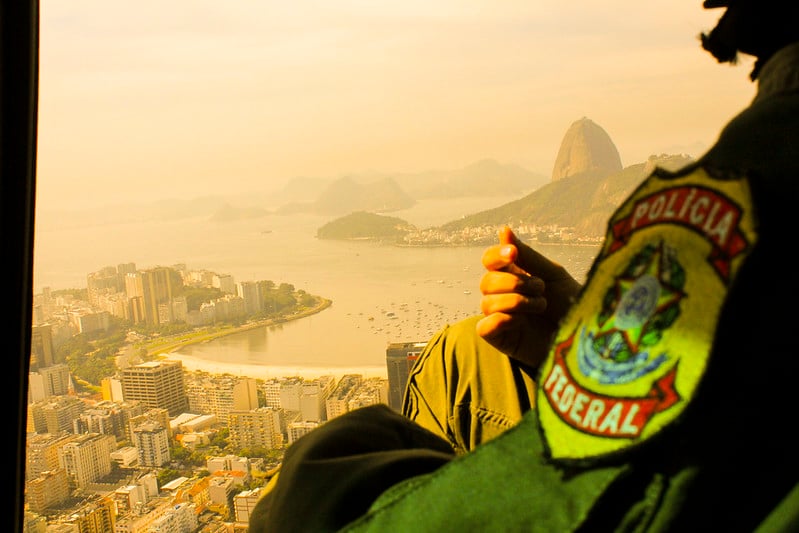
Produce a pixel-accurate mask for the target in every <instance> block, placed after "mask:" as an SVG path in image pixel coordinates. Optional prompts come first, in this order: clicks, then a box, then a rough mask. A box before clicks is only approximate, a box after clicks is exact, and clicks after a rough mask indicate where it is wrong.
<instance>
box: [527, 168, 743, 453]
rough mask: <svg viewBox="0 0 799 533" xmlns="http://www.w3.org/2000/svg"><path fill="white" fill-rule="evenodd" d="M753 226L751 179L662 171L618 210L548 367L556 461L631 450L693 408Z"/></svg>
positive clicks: (550, 440)
mask: <svg viewBox="0 0 799 533" xmlns="http://www.w3.org/2000/svg"><path fill="white" fill-rule="evenodd" d="M754 228H755V223H754V213H753V209H752V201H751V196H750V192H749V186H748V182H747V181H746V179H744V178H741V179H734V180H719V179H715V178H713V177H712V176H710V175H709V174H708V172H707V171H706V170H704V169H702V168H694V169H693V170H691V171H688V173H687V174H685V175H679V176H671V175H669V176H662V175H659V174H657V173H656V174H654V175H652V176H650V177H649V178H648V179H647V180H646V181H645V182H644V184H642V186H641V187H639V188H638V189H637V190H636V191H635V192H634V193H633V195H631V196H630V198H628V200H627V201H626V202H625V203H624V204H623V205H622V206H621V207H620V208H619V209H618V210H617V211H616V213H615V214H614V215H613V217H612V218H611V220H610V223H609V225H608V234H607V236H606V239H605V243H604V245H603V247H602V250H601V251H600V253H599V255H598V257H597V259H596V261H595V264H594V269H593V271H592V275H591V278H590V279H589V280H588V282H587V284H586V286H585V289H584V291H583V294H582V296H581V298H580V300H579V301H578V302H577V303H576V304H575V306H574V307H573V308H572V310H571V311H570V313H569V315H568V316H567V317H566V319H565V320H564V322H563V324H562V325H561V328H560V330H559V331H558V334H557V336H556V339H555V342H554V344H553V347H552V349H551V351H550V354H549V356H548V358H547V360H546V361H545V362H544V364H543V365H542V367H541V374H540V380H539V387H538V393H537V394H538V401H537V411H538V416H539V420H540V424H541V428H542V431H543V434H544V439H545V441H546V443H547V446H548V448H549V450H550V453H551V455H552V457H553V459H562V460H585V459H590V458H596V457H599V456H603V455H607V454H611V453H619V452H622V451H624V450H625V449H627V448H629V447H631V446H636V445H638V444H640V443H642V442H644V441H645V440H647V439H649V438H651V437H652V436H653V435H655V434H657V433H658V432H659V431H660V430H662V429H663V428H664V427H666V426H667V425H668V424H669V423H670V422H672V421H673V420H675V419H676V417H677V416H678V415H679V414H680V413H681V412H682V411H683V410H684V409H685V407H686V405H687V404H688V403H689V402H690V400H691V398H692V397H693V394H694V392H695V390H696V388H697V386H698V384H699V382H700V380H701V378H702V376H703V374H704V372H705V370H706V368H707V365H708V360H709V357H710V349H711V346H712V341H713V334H714V332H715V328H716V325H717V322H718V317H719V313H720V311H721V307H722V304H723V303H724V300H725V298H726V296H727V291H728V288H729V285H730V283H731V282H732V280H733V279H734V277H735V275H736V273H737V272H738V270H739V269H740V267H741V265H742V264H743V261H744V260H745V258H746V256H747V254H748V253H749V251H750V250H751V248H752V245H753V244H754V242H755V240H756V238H757V236H756V233H755V229H754Z"/></svg>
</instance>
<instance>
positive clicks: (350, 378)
mask: <svg viewBox="0 0 799 533" xmlns="http://www.w3.org/2000/svg"><path fill="white" fill-rule="evenodd" d="M362 382H363V376H362V375H360V374H347V375H345V376H342V377H341V379H340V380H339V382H338V384H336V388H335V389H333V392H331V393H330V396H329V397H328V398H327V400H326V401H325V409H326V410H327V419H328V420H332V419H333V418H336V417H337V416H341V415H343V414H344V413H346V412H347V411H349V401H350V398H352V397H353V395H354V394H355V392H356V390H357V389H358V387H360V385H361V383H362Z"/></svg>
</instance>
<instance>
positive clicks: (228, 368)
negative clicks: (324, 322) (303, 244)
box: [148, 298, 388, 379]
mask: <svg viewBox="0 0 799 533" xmlns="http://www.w3.org/2000/svg"><path fill="white" fill-rule="evenodd" d="M332 304H333V302H332V301H331V300H328V299H326V298H323V299H321V301H320V303H319V305H317V306H315V307H313V308H311V309H307V310H305V311H301V312H299V313H296V314H293V315H290V316H285V317H279V318H271V319H266V320H260V321H257V322H247V323H246V324H242V325H241V326H237V327H230V328H226V329H223V330H221V331H214V332H209V333H207V334H201V335H193V336H189V337H188V338H180V339H178V340H175V341H174V342H167V343H165V344H164V345H161V346H158V347H156V348H153V349H151V350H149V351H148V353H149V354H150V355H151V356H158V357H160V358H163V359H168V360H173V361H180V362H181V364H182V365H183V368H185V369H186V370H188V371H192V372H196V371H202V372H208V373H209V374H231V375H234V376H247V377H252V378H256V379H270V378H276V377H291V376H299V377H302V378H306V379H313V378H318V377H320V376H336V377H337V378H340V377H341V376H344V375H347V374H359V375H362V376H364V377H367V378H369V377H383V378H385V377H387V375H388V374H387V370H386V367H385V366H359V367H346V366H344V367H310V366H267V365H249V364H240V363H224V362H219V361H208V360H206V359H200V358H197V357H191V356H187V355H181V354H178V353H175V352H176V351H178V350H180V349H181V348H183V347H185V346H188V345H190V344H197V343H200V342H207V341H209V340H213V339H218V338H220V337H224V336H226V335H233V334H235V333H240V332H243V331H247V330H250V329H255V328H260V327H266V326H271V325H274V324H278V323H284V322H289V321H293V320H300V319H301V318H305V317H309V316H311V315H314V314H316V313H320V312H321V311H324V310H325V309H327V308H328V307H330V306H331V305H332Z"/></svg>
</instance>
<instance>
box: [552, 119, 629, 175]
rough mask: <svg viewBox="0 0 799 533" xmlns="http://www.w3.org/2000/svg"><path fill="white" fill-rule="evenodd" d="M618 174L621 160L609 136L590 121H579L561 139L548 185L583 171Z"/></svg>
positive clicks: (620, 168)
mask: <svg viewBox="0 0 799 533" xmlns="http://www.w3.org/2000/svg"><path fill="white" fill-rule="evenodd" d="M621 170H622V165H621V157H619V151H618V150H617V149H616V145H615V144H613V141H612V140H611V139H610V135H608V134H607V132H606V131H605V130H604V129H602V128H601V127H600V126H599V125H598V124H596V123H595V122H594V121H592V120H591V119H588V118H586V117H583V118H581V119H580V120H577V121H576V122H574V123H572V125H571V126H569V129H568V130H567V131H566V134H565V135H564V136H563V141H562V142H561V143H560V149H559V150H558V156H557V157H556V158H555V167H554V168H553V169H552V180H551V181H558V180H560V179H563V178H568V177H569V176H574V175H575V174H580V173H583V172H587V171H599V172H602V173H606V174H607V175H610V174H613V173H616V172H620V171H621Z"/></svg>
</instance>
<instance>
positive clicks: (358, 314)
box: [34, 198, 598, 377]
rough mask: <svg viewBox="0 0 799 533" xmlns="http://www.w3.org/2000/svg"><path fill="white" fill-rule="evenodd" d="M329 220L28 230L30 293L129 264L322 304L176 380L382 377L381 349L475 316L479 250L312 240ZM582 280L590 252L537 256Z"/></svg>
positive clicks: (420, 215) (236, 340) (437, 211)
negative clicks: (279, 287)
mask: <svg viewBox="0 0 799 533" xmlns="http://www.w3.org/2000/svg"><path fill="white" fill-rule="evenodd" d="M507 200H510V198H508V199H504V198H499V199H485V198H468V199H459V200H448V201H426V202H420V203H419V204H417V205H416V206H414V207H413V208H411V209H408V210H405V211H401V212H396V213H391V215H392V216H398V217H400V218H404V219H406V220H408V221H409V222H411V223H413V224H415V225H417V226H418V227H429V226H433V225H438V224H441V223H443V222H446V221H448V220H453V219H455V218H458V217H460V216H462V215H464V214H469V213H473V212H475V211H479V210H482V209H485V208H488V207H492V206H495V205H500V204H502V203H504V202H505V201H507ZM331 218H333V217H322V216H314V215H290V216H285V215H281V216H278V215H272V216H267V217H263V218H258V219H251V220H241V221H233V222H225V223H218V222H211V221H209V220H208V216H207V215H204V216H202V217H196V218H191V219H183V220H177V221H147V222H138V223H126V224H111V225H94V226H85V227H79V228H69V227H68V226H69V225H68V224H62V225H57V226H50V225H47V226H46V227H43V228H41V229H39V230H38V231H37V234H36V251H35V254H36V255H35V263H34V268H35V276H34V277H35V286H36V291H37V292H40V291H41V288H42V287H45V286H49V287H51V288H52V289H62V288H83V287H85V286H86V275H87V274H88V273H89V272H93V271H96V270H99V269H101V268H102V267H105V266H109V265H117V264H120V263H127V262H134V263H135V264H136V266H137V268H139V269H144V268H151V267H154V266H170V265H174V264H177V263H185V264H186V265H187V267H188V268H189V269H190V270H201V269H207V270H211V271H214V272H217V273H220V274H231V275H233V277H234V280H235V281H236V282H239V281H255V280H263V279H268V280H272V281H274V282H275V283H282V282H286V283H291V284H292V285H294V287H295V288H297V289H303V290H306V291H307V292H310V293H312V294H316V295H320V296H324V297H326V298H329V299H331V300H332V301H333V305H332V307H330V308H328V309H326V310H325V311H322V312H321V313H318V314H316V315H314V316H311V317H308V318H303V319H300V320H296V321H291V322H288V323H284V324H281V325H278V326H270V327H263V328H257V329H254V330H250V331H247V332H242V333H237V334H234V335H230V336H227V337H223V338H220V339H217V340H214V341H210V342H207V343H203V344H197V345H193V346H188V347H185V348H183V349H181V350H180V351H179V352H177V353H176V354H173V355H172V356H171V357H173V358H177V359H180V360H182V361H183V363H184V366H186V368H188V369H205V370H209V371H219V372H230V373H233V374H241V375H252V376H254V377H267V376H270V375H293V374H306V375H310V374H322V373H334V374H342V373H348V372H356V371H357V372H359V373H366V374H373V375H381V374H384V373H385V349H386V346H387V344H388V343H389V342H406V341H412V342H415V341H426V340H427V339H428V338H429V337H430V336H431V335H432V334H433V333H434V332H435V331H437V330H438V329H439V328H440V327H441V326H443V325H444V324H446V323H453V322H455V321H457V320H459V319H461V318H465V317H466V316H470V315H472V314H476V313H479V299H480V292H479V288H478V284H479V279H480V276H481V275H482V273H483V269H482V266H481V263H480V257H481V255H482V252H483V250H484V247H483V246H475V247H431V248H423V247H422V248H406V247H396V246H389V245H380V244H376V243H371V242H347V241H327V240H319V239H316V237H315V235H316V230H317V228H319V227H320V226H322V225H323V224H325V223H326V222H328V221H329V220H330V219H331ZM539 249H540V250H541V251H542V252H543V253H545V254H547V255H549V256H550V257H552V258H553V259H555V260H558V261H560V262H561V263H563V264H564V265H565V266H566V268H568V269H569V270H570V272H572V273H573V275H575V276H577V277H578V279H583V278H584V275H585V272H586V271H587V269H588V268H589V266H590V263H591V260H592V259H593V257H594V255H595V254H596V252H597V251H598V248H597V247H574V246H557V245H550V246H546V247H540V248H539Z"/></svg>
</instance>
